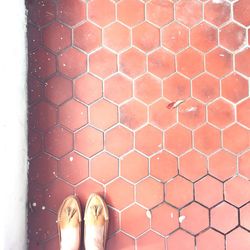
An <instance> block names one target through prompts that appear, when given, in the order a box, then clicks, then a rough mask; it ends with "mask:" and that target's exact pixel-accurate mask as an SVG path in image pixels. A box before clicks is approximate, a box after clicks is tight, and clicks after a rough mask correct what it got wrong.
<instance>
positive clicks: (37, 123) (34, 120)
mask: <svg viewBox="0 0 250 250" xmlns="http://www.w3.org/2000/svg"><path fill="white" fill-rule="evenodd" d="M56 112H57V110H56V109H55V108H54V107H53V106H52V105H50V104H49V103H47V102H39V103H38V104H36V105H35V106H33V107H31V109H30V111H29V125H30V127H32V128H36V129H39V130H47V129H49V128H50V127H53V126H54V125H56V123H57V115H56Z"/></svg>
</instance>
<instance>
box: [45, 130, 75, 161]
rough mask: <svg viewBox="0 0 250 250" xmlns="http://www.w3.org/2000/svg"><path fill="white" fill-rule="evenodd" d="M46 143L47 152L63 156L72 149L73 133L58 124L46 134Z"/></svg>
mask: <svg viewBox="0 0 250 250" xmlns="http://www.w3.org/2000/svg"><path fill="white" fill-rule="evenodd" d="M62 142H63V143H62ZM44 144H45V151H46V152H48V153H50V154H52V155H54V156H56V157H62V156H63V155H65V154H67V153H69V152H70V151H72V149H73V135H72V134H71V133H70V132H69V131H67V130H66V129H64V128H63V127H60V126H57V127H55V128H53V129H51V130H50V131H49V132H48V133H47V134H46V135H45V138H44Z"/></svg>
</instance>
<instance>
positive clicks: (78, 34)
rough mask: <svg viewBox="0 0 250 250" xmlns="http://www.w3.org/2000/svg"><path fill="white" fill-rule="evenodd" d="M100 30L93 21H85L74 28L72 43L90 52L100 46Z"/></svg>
mask: <svg viewBox="0 0 250 250" xmlns="http://www.w3.org/2000/svg"><path fill="white" fill-rule="evenodd" d="M101 42H102V31H101V29H99V28H98V27H97V26H95V25H94V24H93V23H90V22H85V23H83V24H82V25H80V26H78V27H76V28H75V29H74V45H75V46H77V47H78V48H80V49H82V50H84V51H87V52H90V51H92V50H94V49H97V48H98V47H100V46H101Z"/></svg>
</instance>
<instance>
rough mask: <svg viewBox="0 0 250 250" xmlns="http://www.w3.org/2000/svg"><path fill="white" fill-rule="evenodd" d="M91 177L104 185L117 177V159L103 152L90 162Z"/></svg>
mask: <svg viewBox="0 0 250 250" xmlns="http://www.w3.org/2000/svg"><path fill="white" fill-rule="evenodd" d="M90 169H91V176H92V177H93V178H94V179H96V180H97V181H100V182H101V183H104V184H106V183H107V182H109V181H111V180H112V179H114V178H115V177H117V175H118V159H116V158H115V157H113V156H111V155H110V154H108V153H106V152H104V153H101V154H100V155H97V156H95V157H94V158H93V159H92V160H91V168H90Z"/></svg>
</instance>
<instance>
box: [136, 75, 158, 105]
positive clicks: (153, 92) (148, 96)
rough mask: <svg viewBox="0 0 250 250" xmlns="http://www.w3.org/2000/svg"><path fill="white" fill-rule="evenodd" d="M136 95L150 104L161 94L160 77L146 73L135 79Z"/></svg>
mask: <svg viewBox="0 0 250 250" xmlns="http://www.w3.org/2000/svg"><path fill="white" fill-rule="evenodd" d="M135 96H136V97H137V98H139V99H140V100H142V101H143V102H145V103H147V104H149V103H151V102H153V101H155V100H156V99H158V98H159V97H160V96H161V82H160V80H159V79H157V78H155V77H153V76H151V75H149V74H145V75H143V76H142V77H140V78H139V79H137V80H136V81H135Z"/></svg>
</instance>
